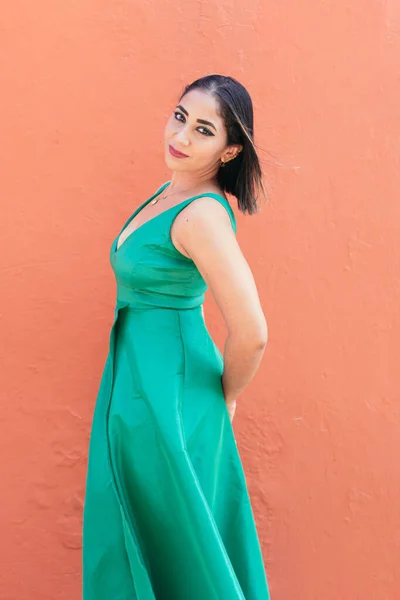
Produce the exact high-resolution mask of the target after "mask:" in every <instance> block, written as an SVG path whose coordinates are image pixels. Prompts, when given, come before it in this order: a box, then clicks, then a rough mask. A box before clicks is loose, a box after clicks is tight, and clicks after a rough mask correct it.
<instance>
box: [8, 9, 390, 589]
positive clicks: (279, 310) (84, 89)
mask: <svg viewBox="0 0 400 600" xmlns="http://www.w3.org/2000/svg"><path fill="white" fill-rule="evenodd" d="M172 9H173V10H172ZM1 21H2V25H1V35H0V60H1V69H0V78H1V79H0V86H1V95H0V108H1V112H0V115H1V116H0V121H1V141H2V144H1V150H0V153H1V159H0V169H1V177H0V182H1V183H0V185H1V187H2V189H1V203H0V210H1V215H0V219H1V224H2V226H1V232H2V235H1V236H0V261H1V265H0V278H1V280H0V285H1V309H0V315H1V345H0V364H1V388H0V393H1V424H2V428H1V431H2V434H1V436H0V449H1V468H2V481H3V491H2V494H1V500H0V501H1V511H0V529H1V537H2V544H1V546H0V558H1V564H2V568H1V573H0V599H1V600H36V599H40V600H72V599H77V598H79V597H80V577H81V573H80V569H81V562H80V561H81V555H80V552H81V541H80V535H81V529H80V528H81V511H82V503H83V493H84V477H85V468H86V453H87V442H88V437H89V431H90V422H91V417H92V412H93V407H94V401H95V394H96V392H97V388H98V384H99V378H100V375H101V371H102V368H103V364H104V360H105V357H106V353H107V349H108V335H109V328H110V325H111V322H112V318H113V306H114V296H115V287H114V280H113V275H112V272H111V269H110V266H109V264H108V252H109V246H110V243H111V240H112V239H113V238H114V237H115V234H116V232H117V231H118V230H119V228H120V227H121V226H122V224H123V222H125V220H126V218H127V217H128V216H129V214H131V213H132V212H133V210H134V209H135V208H136V206H137V205H138V204H139V203H140V202H142V201H143V200H144V199H145V198H146V197H148V196H149V195H151V193H153V192H154V191H155V189H156V188H157V187H158V186H159V185H161V183H163V182H164V181H166V180H167V179H168V178H169V172H168V171H167V170H166V168H165V165H164V163H163V146H162V132H163V127H164V124H165V119H166V118H167V115H168V114H169V113H170V111H171V110H172V108H173V105H174V100H175V99H176V97H177V94H178V93H179V92H180V90H181V87H182V86H183V84H184V83H187V82H189V81H191V80H192V79H193V78H195V77H197V76H199V75H203V74H206V73H208V72H222V73H226V74H231V75H234V76H236V77H238V78H239V79H241V80H242V81H243V83H244V84H245V85H247V86H248V89H249V91H250V92H251V94H252V96H253V100H254V105H255V111H256V135H257V141H258V143H259V145H260V146H261V147H262V148H263V150H264V151H262V152H261V156H262V159H263V161H264V165H265V172H266V175H267V181H268V184H267V185H268V189H269V192H270V195H271V200H272V201H271V204H270V205H269V206H266V207H264V208H263V211H262V213H261V214H260V215H258V216H255V217H251V218H249V217H247V218H245V217H243V216H242V215H238V239H239V242H240V243H241V245H242V248H243V251H244V252H245V254H246V257H247V258H248V260H249V263H250V265H251V267H252V269H253V272H254V275H255V277H256V280H257V283H258V286H259V290H260V295H261V298H262V302H263V306H264V308H265V313H266V316H267V320H268V325H269V345H268V347H267V351H266V354H265V357H264V361H263V363H262V367H261V368H260V370H259V372H258V373H257V375H256V377H255V379H254V380H253V382H252V383H251V384H250V386H249V387H248V388H247V390H246V392H245V393H244V394H243V396H242V398H241V399H239V402H238V410H237V414H236V417H235V429H236V433H237V439H238V445H239V448H240V450H241V454H242V458H243V462H244V466H245V470H246V473H247V476H248V483H249V489H250V492H251V495H252V498H253V503H254V509H255V513H256V520H257V523H258V526H259V532H260V538H261V541H262V547H263V552H264V556H265V563H266V567H267V573H268V578H269V582H270V588H271V593H272V600H278V599H279V600H294V599H296V600H317V599H318V600H321V599H323V600H339V599H340V600H357V599H362V600H365V599H367V598H368V599H369V598H371V599H372V598H373V599H374V600H395V599H398V598H399V597H400V591H399V586H400V581H399V578H400V575H399V569H398V567H399V559H400V550H399V546H400V538H399V531H400V508H399V507H400V470H399V460H398V457H399V454H400V436H399V418H400V410H399V391H398V390H399V386H400V376H399V372H398V360H399V350H400V348H399V346H400V343H399V336H400V320H399V310H398V309H399V301H400V297H399V296H400V280H399V267H400V250H399V243H398V240H399V234H400V218H399V217H400V209H399V206H400V204H399V186H400V175H399V152H400V143H399V140H400V112H399V106H400V90H399V72H400V65H399V57H400V37H399V33H400V9H399V3H398V2H396V1H395V0H388V1H387V2H383V1H381V2H379V1H377V0H352V1H351V0H348V1H347V2H344V1H343V0H339V1H337V0H335V1H334V0H327V1H325V2H320V1H319V0H304V1H303V2H300V3H296V2H294V1H292V2H288V1H287V0H281V1H280V2H279V3H277V2H264V3H260V2H258V1H255V0H247V1H246V3H245V4H244V3H243V2H240V3H239V2H236V0H222V1H221V0H219V1H211V0H207V1H202V2H191V1H190V0H189V2H183V1H176V2H174V3H173V6H172V5H171V3H166V2H161V1H160V0H158V1H150V2H146V3H140V2H128V1H127V0H118V1H116V0H114V1H110V2H103V1H100V2H95V1H93V0H92V1H89V0H86V1H85V0H81V1H80V2H60V1H56V2H54V1H53V2H49V1H48V0H47V1H46V0H44V1H42V2H40V3H32V2H27V1H26V0H25V1H24V0H16V1H15V2H9V3H5V4H4V6H3V7H2V17H1ZM267 150H270V151H272V152H273V153H274V155H275V156H276V157H277V159H278V160H279V161H280V162H282V163H283V164H285V165H296V166H297V167H298V168H296V169H294V168H282V167H279V166H277V165H276V164H274V161H273V159H271V158H270V156H269V154H268V153H267V152H266V151H267ZM271 163H272V164H271ZM236 212H237V211H236ZM237 214H238V213H237ZM206 318H207V321H208V323H209V326H210V330H211V331H212V332H213V334H214V337H215V339H216V341H217V343H218V344H219V345H221V344H222V341H223V337H224V330H223V327H222V323H221V318H220V316H219V315H218V314H217V311H216V308H215V305H214V304H213V302H212V300H211V299H210V298H209V299H208V300H207V305H206ZM396 590H397V591H396ZM188 600H189V599H188ZM249 600H250V599H249Z"/></svg>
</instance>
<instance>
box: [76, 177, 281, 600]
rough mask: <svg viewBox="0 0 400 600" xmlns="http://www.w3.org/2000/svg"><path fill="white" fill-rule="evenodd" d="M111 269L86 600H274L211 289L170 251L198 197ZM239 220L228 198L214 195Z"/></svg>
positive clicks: (121, 253) (135, 240) (94, 434)
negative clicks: (215, 335)
mask: <svg viewBox="0 0 400 600" xmlns="http://www.w3.org/2000/svg"><path fill="white" fill-rule="evenodd" d="M169 183H170V182H169V181H168V182H166V183H164V184H163V185H162V186H161V188H159V189H158V190H157V192H156V193H155V194H154V195H153V196H151V197H150V198H149V199H148V200H146V201H145V202H144V203H143V204H142V205H140V206H139V208H138V209H137V210H136V211H135V212H134V213H133V215H132V216H131V217H130V218H129V219H128V221H127V222H126V223H125V225H124V226H123V228H122V230H121V231H120V233H119V235H118V236H117V238H115V240H114V241H113V243H112V245H111V250H110V263H111V267H112V270H113V272H114V275H115V278H116V285H117V294H116V304H115V312H114V321H113V324H112V327H111V332H110V338H109V351H108V355H107V359H106V362H105V365H104V370H103V374H102V377H101V381H100V384H99V388H98V395H97V400H96V405H95V410H94V415H93V421H92V428H91V434H90V443H89V455H88V465H87V476H86V492H85V503H84V513H83V552H82V561H83V565H82V566H83V599H84V600H155V599H156V600H239V599H240V600H269V598H270V596H269V591H268V584H267V579H266V574H265V569H264V564H263V557H262V553H261V548H260V542H259V538H258V535H257V530H256V524H255V519H254V515H253V511H252V506H251V503H250V498H249V494H248V489H247V485H246V479H245V474H244V471H243V467H242V463H241V459H240V456H239V453H238V448H237V445H236V441H235V437H234V434H233V428H232V424H231V421H230V419H229V414H228V410H227V407H226V404H225V400H224V395H223V388H222V382H221V375H222V372H223V356H222V355H221V353H220V351H219V350H218V348H217V346H216V344H215V343H214V341H213V340H212V338H211V336H210V334H209V332H208V330H207V327H206V324H205V321H204V317H203V312H202V305H203V302H204V294H205V292H206V290H207V285H206V283H205V281H204V279H203V278H202V276H201V274H200V272H199V271H198V269H197V268H196V265H195V263H194V262H193V261H192V260H191V259H190V258H187V257H185V256H184V255H183V254H182V253H180V252H179V251H178V250H177V249H176V248H175V246H174V245H173V244H172V241H171V236H170V230H171V227H172V224H173V221H174V219H175V217H176V216H177V215H178V213H179V212H180V211H181V210H183V209H184V208H185V207H186V206H188V204H190V202H192V201H193V200H194V199H196V198H199V197H201V196H204V194H202V195H201V196H193V197H191V198H188V199H186V200H184V201H183V202H180V203H179V204H177V205H175V206H173V207H172V208H169V209H167V210H165V211H164V212H161V213H160V214H158V215H157V216H155V217H153V218H151V219H150V220H148V221H146V222H144V223H143V224H142V225H140V226H139V227H137V228H136V229H135V230H134V231H133V232H132V233H131V234H130V235H129V236H128V237H127V238H126V239H125V240H124V241H123V242H122V243H121V245H120V246H119V248H117V243H118V240H119V236H120V235H121V233H122V232H123V231H124V230H125V228H126V227H127V225H128V224H129V223H130V221H131V220H132V219H133V218H134V217H135V215H136V214H137V213H138V212H139V211H140V210H141V209H142V208H143V207H144V206H146V204H148V203H149V202H150V201H151V200H152V199H154V198H155V197H156V196H157V195H158V194H160V193H161V192H162V191H163V189H164V188H165V187H166V186H167V185H168V184H169ZM206 195H207V196H208V197H212V198H214V199H215V200H216V201H218V202H220V203H221V204H222V205H223V206H224V207H225V208H226V210H227V211H228V213H229V216H230V219H231V224H232V228H233V230H234V232H235V233H236V220H235V215H234V213H233V211H232V209H231V207H230V205H229V202H228V201H227V200H226V199H225V198H224V197H223V196H220V195H219V194H214V193H207V194H206Z"/></svg>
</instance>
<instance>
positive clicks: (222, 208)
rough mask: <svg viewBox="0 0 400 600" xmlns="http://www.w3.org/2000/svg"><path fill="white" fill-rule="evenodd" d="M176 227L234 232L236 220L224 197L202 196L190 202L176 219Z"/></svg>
mask: <svg viewBox="0 0 400 600" xmlns="http://www.w3.org/2000/svg"><path fill="white" fill-rule="evenodd" d="M176 220H177V225H178V227H179V225H182V226H183V225H184V224H187V225H191V226H192V227H196V229H199V230H205V231H212V230H214V229H218V228H219V227H223V228H229V229H230V230H232V228H233V229H234V231H236V219H235V215H234V212H233V209H232V207H231V206H230V204H229V201H228V200H227V199H226V198H225V197H218V198H215V197H213V196H209V195H207V194H204V196H201V197H199V198H195V199H194V200H192V201H191V202H190V203H189V204H188V205H187V206H185V208H184V209H183V210H182V211H181V212H180V214H179V215H178V217H177V219H176Z"/></svg>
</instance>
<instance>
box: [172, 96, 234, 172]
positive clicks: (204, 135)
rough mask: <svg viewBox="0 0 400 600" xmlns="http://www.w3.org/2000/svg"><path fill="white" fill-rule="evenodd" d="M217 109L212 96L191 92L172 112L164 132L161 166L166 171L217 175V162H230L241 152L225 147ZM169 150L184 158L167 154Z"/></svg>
mask: <svg viewBox="0 0 400 600" xmlns="http://www.w3.org/2000/svg"><path fill="white" fill-rule="evenodd" d="M217 106H218V105H217V100H216V99H215V98H214V97H213V96H212V95H210V94H207V93H205V92H203V91H200V90H191V91H190V92H188V93H187V94H185V96H183V98H182V99H181V100H180V102H179V104H178V106H176V107H175V108H174V110H173V112H172V114H171V116H170V118H169V119H168V121H167V125H166V127H165V131H164V151H165V162H166V164H167V166H168V167H169V168H170V169H172V170H174V171H193V172H198V173H210V174H211V173H214V172H216V171H218V169H219V167H220V163H221V160H223V161H228V160H230V159H232V158H233V157H234V156H235V155H236V154H237V153H238V151H239V150H240V149H241V148H242V147H241V146H240V145H231V146H227V133H226V129H225V125H224V122H223V121H222V119H221V117H220V116H219V115H218V113H217ZM170 146H172V150H173V149H175V150H176V151H178V152H180V153H184V154H185V155H186V157H181V158H180V157H177V156H174V155H173V154H171V151H170Z"/></svg>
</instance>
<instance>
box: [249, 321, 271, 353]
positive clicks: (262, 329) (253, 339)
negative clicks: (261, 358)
mask: <svg viewBox="0 0 400 600" xmlns="http://www.w3.org/2000/svg"><path fill="white" fill-rule="evenodd" d="M243 339H244V340H245V341H246V345H247V346H248V347H250V348H252V349H254V350H255V351H256V352H259V351H261V352H263V351H264V350H265V348H266V346H267V343H268V329H267V325H266V323H264V324H261V325H259V326H257V327H255V328H251V329H247V331H246V332H245V334H244V335H243Z"/></svg>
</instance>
